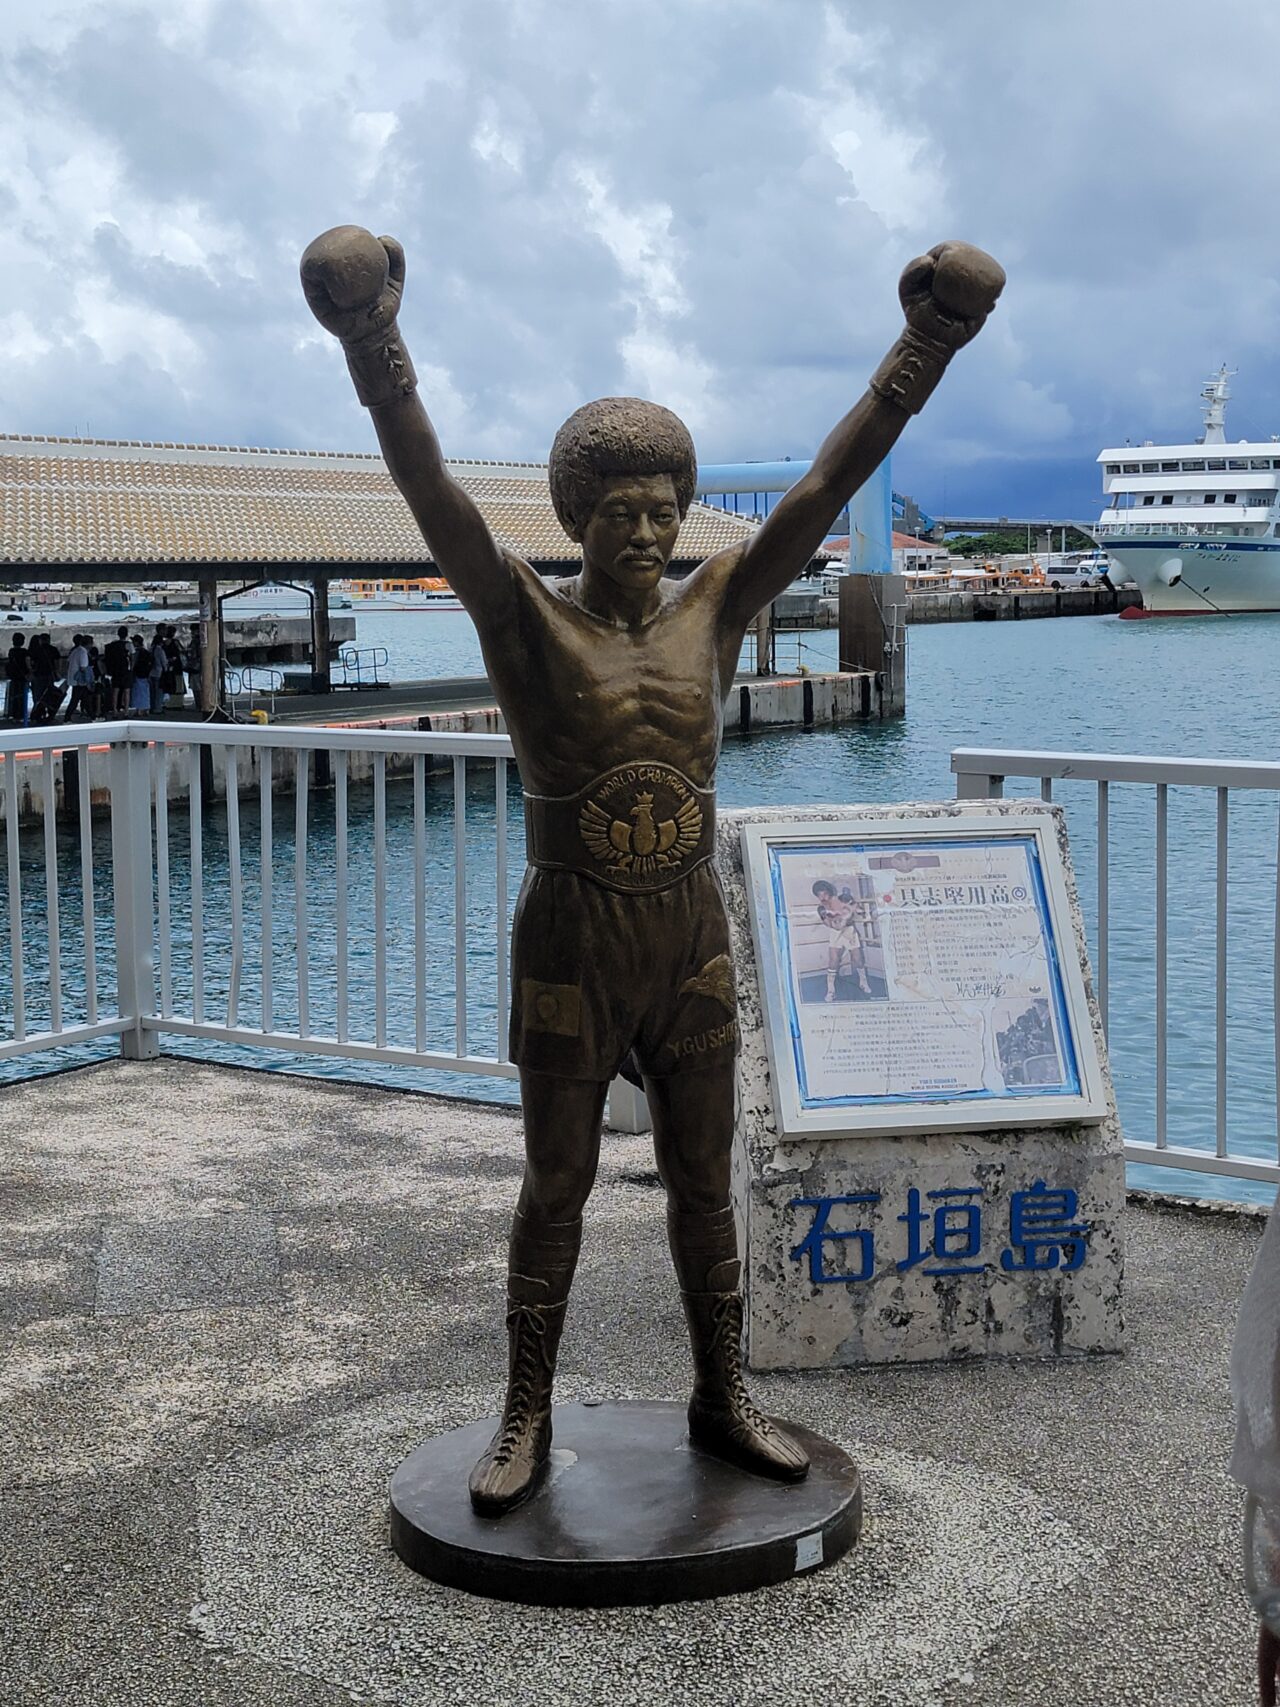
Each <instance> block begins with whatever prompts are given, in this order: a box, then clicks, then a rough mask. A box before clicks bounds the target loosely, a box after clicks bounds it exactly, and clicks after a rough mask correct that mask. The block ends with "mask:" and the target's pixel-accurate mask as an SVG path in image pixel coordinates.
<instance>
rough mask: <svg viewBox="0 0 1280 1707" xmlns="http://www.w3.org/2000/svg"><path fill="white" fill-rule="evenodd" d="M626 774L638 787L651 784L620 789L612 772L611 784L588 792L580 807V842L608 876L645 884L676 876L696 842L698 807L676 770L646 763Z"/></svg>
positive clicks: (699, 822)
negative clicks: (589, 793)
mask: <svg viewBox="0 0 1280 1707" xmlns="http://www.w3.org/2000/svg"><path fill="white" fill-rule="evenodd" d="M637 772H638V773H639V774H637ZM631 775H632V776H633V777H634V778H635V781H636V783H637V784H638V783H639V782H641V781H644V782H646V783H651V784H653V785H654V786H651V787H639V786H634V787H632V788H631V789H619V788H618V787H617V786H616V780H615V779H616V776H617V773H616V772H615V773H614V774H613V777H611V778H610V779H609V781H610V783H611V784H612V786H609V787H607V788H597V789H595V790H593V792H592V795H591V797H589V798H588V799H587V800H586V801H585V802H584V804H583V807H582V811H581V812H580V814H579V816H578V831H579V833H580V835H581V836H582V840H583V843H584V845H585V846H586V849H587V852H588V853H589V854H590V855H591V857H592V859H593V860H595V861H597V862H598V863H599V864H600V865H603V866H604V867H605V869H606V871H607V872H608V874H609V876H611V877H614V878H620V879H622V880H623V881H628V882H633V883H646V882H650V881H652V879H653V878H655V877H658V876H661V875H664V874H670V875H672V876H675V875H676V874H677V873H679V871H680V869H681V867H682V866H683V865H684V863H685V861H686V860H687V859H688V858H689V855H690V854H691V853H692V852H693V851H694V849H695V848H696V847H697V846H698V844H699V841H700V839H701V836H702V807H701V805H700V803H699V801H698V798H697V796H696V795H695V794H694V793H693V791H692V789H690V788H689V787H688V786H687V784H686V783H685V782H684V781H683V779H682V778H681V777H680V776H679V774H678V773H677V772H675V771H671V770H668V769H667V768H666V767H660V766H656V765H645V766H641V767H636V768H635V770H633V771H632V772H631ZM602 796H604V798H603V799H602V798H601V797H602Z"/></svg>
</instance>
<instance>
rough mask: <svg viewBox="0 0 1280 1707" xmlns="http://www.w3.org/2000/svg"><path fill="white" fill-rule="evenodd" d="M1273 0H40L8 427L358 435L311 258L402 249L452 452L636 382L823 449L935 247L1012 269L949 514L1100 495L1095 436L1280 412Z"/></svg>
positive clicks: (918, 446) (703, 418)
mask: <svg viewBox="0 0 1280 1707" xmlns="http://www.w3.org/2000/svg"><path fill="white" fill-rule="evenodd" d="M1278 63H1280V8H1273V7H1271V6H1267V5H1259V4H1257V3H1256V0H1214V3H1213V5H1212V6H1209V5H1206V4H1205V3H1204V0H1197V3H1196V4H1191V3H1190V0H1152V3H1148V0H1105V3H1104V0H1035V3H1032V4H1028V3H1027V0H964V3H961V4H957V3H956V0H910V3H907V0H829V3H826V0H359V3H351V4H348V3H346V0H308V3H305V4H304V3H303V0H154V3H153V0H140V3H136V4H133V3H130V0H41V4H39V5H31V6H28V7H24V8H23V9H22V16H21V18H20V19H15V17H14V16H12V15H11V14H7V16H6V28H5V42H4V47H3V58H2V59H0V278H3V280H4V285H5V289H4V292H3V295H2V296H0V430H3V431H9V432H31V433H45V432H48V433H75V434H89V435H92V436H96V437H102V438H105V437H124V438H142V439H178V440H195V441H200V442H223V443H231V444H244V445H273V446H276V445H278V446H302V447H313V446H314V447H324V448H330V449H369V448H372V446H373V437H372V433H371V430H370V428H369V425H368V423H367V421H366V420H365V419H364V418H363V413H362V411H361V410H360V409H359V407H358V406H357V405H356V403H355V402H354V399H353V396H352V393H351V389H350V385H349V383H348V380H347V376H346V372H345V369H344V367H343V364H342V362H341V359H340V356H339V354H338V352H337V350H336V349H335V348H334V346H333V345H332V343H331V342H330V340H328V338H327V337H326V336H325V335H324V334H323V333H321V332H320V330H319V328H318V327H316V326H315V324H314V322H312V321H311V319H310V316H309V314H308V311H307V309H306V307H305V304H304V302H303V300H302V297H301V294H300V292H299V289H298V283H297V261H298V256H299V254H300V252H301V250H302V249H303V248H304V246H305V245H306V243H307V242H308V241H309V239H310V238H311V237H313V236H314V235H315V234H316V233H317V232H319V231H321V230H324V229H325V228H326V227H328V226H331V225H336V224H345V223H354V224H361V225H367V226H369V227H371V228H372V229H373V230H375V231H380V232H381V231H386V232H391V233H393V234H394V235H396V236H398V237H399V238H400V239H401V241H402V242H403V243H404V246H405V248H406V250H407V252H408V260H409V278H408V286H407V290H406V297H405V304H404V310H403V313H402V322H401V323H402V326H403V327H404V330H405V334H406V339H407V341H408V343H409V346H410V348H411V350H412V351H413V354H414V359H415V361H416V364H417V368H418V373H419V377H420V381H421V383H422V387H423V391H424V395H425V397H426V399H427V402H428V407H429V408H430V410H431V412H432V414H433V415H434V417H435V419H436V422H437V425H438V427H439V430H440V433H441V437H442V440H443V441H444V444H445V447H446V450H447V451H448V452H449V453H451V454H453V455H457V456H498V457H524V456H538V457H541V456H545V454H546V449H547V446H548V445H549V443H550V440H551V437H552V434H553V432H554V430H555V428H556V426H557V425H558V424H559V422H560V420H561V419H562V418H563V417H564V415H566V414H567V413H568V412H569V411H570V410H571V409H572V408H574V407H575V406H576V405H577V404H578V403H580V402H582V401H584V400H585V399H586V398H588V397H593V396H599V395H603V394H608V393H612V392H619V391H625V392H635V393H639V394H641V395H648V396H652V397H654V398H656V399H658V400H659V401H662V402H665V403H667V404H669V405H671V406H672V407H674V408H676V409H677V410H679V411H680V412H681V413H682V414H683V415H684V416H685V417H686V419H687V420H688V422H689V424H690V426H691V428H692V429H693V432H694V437H695V440H696V442H697V444H698V449H699V454H700V457H701V459H702V460H703V461H704V462H715V461H721V460H729V459H737V458H745V457H762V458H773V457H778V456H784V455H790V456H793V457H802V456H806V455H808V454H811V453H812V451H813V450H814V448H815V447H816V445H817V444H818V442H819V441H820V440H821V438H822V436H823V434H824V433H825V431H826V430H827V428H828V427H829V426H831V425H832V423H833V422H834V421H835V420H836V419H837V418H838V417H839V415H840V414H841V413H842V412H843V411H844V409H846V408H847V407H849V405H850V404H851V403H853V402H854V401H855V400H856V398H857V396H858V395H859V393H860V391H861V389H862V387H863V385H864V383H865V380H866V377H867V375H868V373H869V372H870V371H871V369H872V368H873V367H874V365H875V363H876V361H877V360H878V359H879V357H880V355H881V354H882V353H883V351H884V349H885V348H886V347H887V345H888V344H889V342H890V341H891V340H892V338H893V336H894V335H895V333H896V331H897V328H898V325H899V323H900V315H899V311H898V308H897V302H896V294H895V282H896V278H897V274H898V272H899V270H900V269H901V267H902V265H903V263H904V262H905V261H907V260H908V259H909V258H910V257H911V256H912V255H913V254H915V253H917V252H918V251H920V250H921V249H923V248H927V247H929V246H930V245H931V244H932V243H935V242H937V241H938V240H940V239H942V238H946V237H953V236H955V237H964V238H966V239H968V240H970V241H972V242H975V243H979V244H981V245H982V246H983V247H985V248H988V249H990V250H991V251H992V252H993V253H994V254H995V255H997V256H998V257H999V259H1000V260H1001V261H1002V262H1003V263H1004V265H1005V266H1006V268H1007V270H1008V273H1009V285H1008V289H1007V291H1006V294H1005V298H1004V301H1003V302H1002V304H1001V306H1000V308H999V310H998V311H997V314H996V315H995V316H994V317H993V319H992V320H991V322H990V324H989V325H988V327H987V329H986V331H985V332H984V334H983V335H982V337H981V338H980V339H979V340H978V342H977V343H976V344H975V345H974V346H973V347H972V348H971V349H969V350H967V351H965V352H963V353H962V354H961V356H960V357H959V358H958V360H957V361H956V363H955V364H954V366H953V368H952V370H951V372H950V373H949V375H948V377H947V379H946V381H945V384H944V386H943V388H942V389H941V390H940V391H939V392H938V393H937V394H936V395H935V397H934V399H933V401H932V403H931V404H930V406H929V408H928V410H927V411H926V413H925V414H924V415H923V416H922V417H920V419H919V420H917V421H916V422H913V423H912V425H911V427H910V428H909V429H908V432H907V435H906V437H905V439H904V440H903V443H902V445H901V447H900V448H899V451H898V452H897V454H896V456H895V461H894V485H895V486H896V487H898V489H899V490H906V491H910V492H912V493H913V494H915V496H916V497H917V498H918V499H919V501H920V502H921V504H922V505H923V506H924V508H925V509H927V510H931V511H938V512H942V511H949V512H951V513H953V514H954V513H956V512H958V511H960V510H962V509H973V508H977V509H991V508H995V509H998V510H999V511H1000V512H1002V513H1008V514H1018V513H1023V514H1037V515H1043V514H1048V513H1052V514H1059V515H1061V514H1067V515H1088V514H1091V513H1093V512H1095V511H1096V507H1097V497H1096V493H1097V488H1098V483H1097V477H1096V471H1095V469H1094V466H1093V462H1094V458H1095V456H1096V455H1097V452H1098V450H1099V449H1100V448H1101V446H1102V445H1103V444H1104V443H1114V442H1117V441H1119V442H1123V441H1124V440H1125V439H1127V438H1132V439H1134V440H1135V441H1140V440H1141V439H1143V438H1151V437H1154V438H1156V439H1159V438H1161V437H1165V438H1186V437H1194V436H1195V434H1196V433H1197V432H1198V431H1199V413H1198V402H1197V393H1198V390H1199V387H1200V384H1201V382H1202V381H1203V379H1204V378H1205V377H1206V376H1207V374H1208V373H1209V371H1210V370H1211V369H1213V368H1216V367H1217V365H1218V364H1219V363H1220V362H1222V361H1227V362H1229V363H1230V364H1231V365H1232V366H1233V367H1238V368H1239V370H1240V371H1239V376H1238V378H1237V380H1236V381H1235V385H1234V394H1235V400H1234V402H1233V404H1232V407H1231V410H1230V413H1229V417H1228V433H1229V435H1230V436H1233V437H1238V436H1244V435H1246V434H1250V435H1253V436H1264V437H1265V436H1269V435H1270V433H1271V432H1272V431H1273V430H1275V431H1280V384H1278V382H1280V358H1278V356H1277V331H1278V329H1280V327H1278V321H1280V285H1278V282H1277V281H1278V280H1280V220H1277V218H1276V217H1275V208H1274V206H1273V204H1272V203H1271V202H1269V201H1268V200H1267V194H1268V192H1269V190H1270V188H1272V187H1274V184H1275V174H1274V163H1275V161H1276V160H1277V159H1280V98H1277V95H1276V89H1275V66H1276V65H1277V64H1278Z"/></svg>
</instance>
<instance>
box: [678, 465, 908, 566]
mask: <svg viewBox="0 0 1280 1707" xmlns="http://www.w3.org/2000/svg"><path fill="white" fill-rule="evenodd" d="M809 467H810V464H809V463H808V462H792V461H790V460H789V459H788V460H785V461H782V462H722V463H712V464H710V465H709V466H707V467H703V468H699V470H698V497H699V498H701V499H702V501H703V502H704V503H706V504H715V505H716V506H717V507H718V508H720V509H722V510H731V511H732V512H733V513H734V514H735V515H741V516H756V517H758V518H759V519H760V520H762V521H763V519H764V518H765V516H767V515H768V514H769V511H770V510H771V509H772V508H773V506H774V505H775V504H776V503H777V501H778V499H779V498H780V497H781V496H782V494H783V493H784V492H785V491H787V489H788V488H789V487H791V486H794V485H795V483H796V481H797V480H799V479H800V477H801V476H802V475H803V474H807V473H808V471H809ZM894 498H895V494H894V493H893V491H892V488H891V486H890V483H889V459H888V457H886V458H885V459H884V461H883V462H882V463H881V464H880V466H879V468H877V469H876V471H875V473H874V474H873V475H872V476H871V478H870V479H869V480H868V481H867V483H866V485H865V486H864V487H863V488H862V490H861V491H860V492H858V493H856V494H855V495H854V498H853V501H852V502H851V503H850V505H849V508H848V509H847V510H846V511H845V513H844V516H843V518H842V519H841V521H840V522H837V524H836V528H835V529H834V530H833V531H839V530H840V528H841V527H842V526H844V527H847V528H848V530H849V567H850V569H860V570H862V571H863V572H864V573H866V574H871V575H887V574H888V573H889V571H890V569H891V568H892V567H893V555H892V548H893V541H892V534H893V501H894ZM898 503H899V505H901V499H898ZM898 513H899V514H901V509H900V508H899V512H898Z"/></svg>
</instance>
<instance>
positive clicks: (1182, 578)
mask: <svg viewBox="0 0 1280 1707" xmlns="http://www.w3.org/2000/svg"><path fill="white" fill-rule="evenodd" d="M1230 377H1231V375H1230V372H1229V371H1228V369H1227V368H1225V367H1224V368H1222V369H1221V370H1220V371H1219V372H1218V373H1217V374H1216V375H1215V376H1214V378H1213V379H1211V380H1209V382H1208V383H1207V385H1206V386H1205V388H1204V390H1203V391H1202V392H1201V397H1202V398H1203V400H1204V403H1205V411H1204V436H1203V437H1202V438H1200V439H1197V440H1196V442H1195V443H1194V444H1174V445H1157V444H1143V445H1125V446H1123V447H1121V448H1117V449H1113V450H1104V451H1103V452H1102V454H1101V456H1099V458H1098V461H1099V462H1100V463H1101V464H1102V487H1103V491H1104V492H1105V493H1106V494H1107V506H1106V508H1105V509H1104V510H1103V512H1102V516H1101V518H1100V520H1099V522H1098V524H1097V526H1096V527H1095V528H1094V529H1093V535H1094V538H1095V539H1096V540H1097V542H1098V544H1099V546H1101V547H1102V548H1103V550H1105V551H1106V552H1107V553H1108V554H1109V555H1110V556H1111V557H1112V558H1114V559H1115V561H1116V563H1117V564H1118V565H1119V567H1120V570H1121V575H1122V578H1123V579H1125V580H1128V579H1130V578H1132V579H1133V580H1134V581H1136V582H1137V584H1138V586H1139V588H1140V589H1141V591H1142V604H1143V608H1142V609H1141V610H1124V611H1121V613H1120V614H1121V616H1128V617H1136V616H1193V615H1201V616H1204V615H1208V616H1212V615H1214V614H1216V613H1221V612H1223V611H1264V610H1272V611H1273V610H1280V511H1278V510H1277V503H1276V500H1277V486H1278V484H1280V437H1273V438H1272V439H1270V440H1269V441H1268V442H1266V443H1253V442H1252V441H1250V440H1247V439H1241V441H1240V442H1239V443H1238V444H1228V443H1227V440H1226V433H1225V430H1224V428H1225V423H1226V410H1227V400H1228V398H1229V396H1230V392H1229V390H1228V387H1227V381H1228V380H1229V379H1230Z"/></svg>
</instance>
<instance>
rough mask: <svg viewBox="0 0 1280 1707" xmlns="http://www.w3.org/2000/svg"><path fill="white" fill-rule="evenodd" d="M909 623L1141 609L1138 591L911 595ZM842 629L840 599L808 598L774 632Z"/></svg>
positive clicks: (783, 612)
mask: <svg viewBox="0 0 1280 1707" xmlns="http://www.w3.org/2000/svg"><path fill="white" fill-rule="evenodd" d="M906 603H907V621H908V622H909V623H917V622H920V623H926V622H1020V621H1029V620H1031V619H1032V618H1037V617H1049V616H1114V615H1116V614H1117V613H1118V612H1119V611H1122V610H1127V609H1128V608H1129V607H1130V606H1131V605H1139V606H1140V605H1141V604H1142V594H1141V593H1139V592H1138V591H1137V589H1136V588H1129V589H1128V590H1127V591H1124V592H1112V591H1109V590H1108V589H1107V588H1106V587H1064V588H1062V589H1061V590H1060V591H1058V592H1055V591H1054V590H1053V588H1052V587H1037V588H1027V589H1025V590H1024V591H1021V592H1005V593H965V592H954V593H908V594H907V595H906ZM837 626H838V600H836V599H834V598H821V599H809V600H807V601H801V602H793V603H792V605H791V607H790V608H788V607H787V605H786V604H785V603H784V602H783V601H782V600H779V601H778V609H777V610H776V611H775V616H774V628H775V630H776V631H777V632H778V633H780V634H795V633H804V632H806V631H808V630H810V629H815V628H835V627H837Z"/></svg>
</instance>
